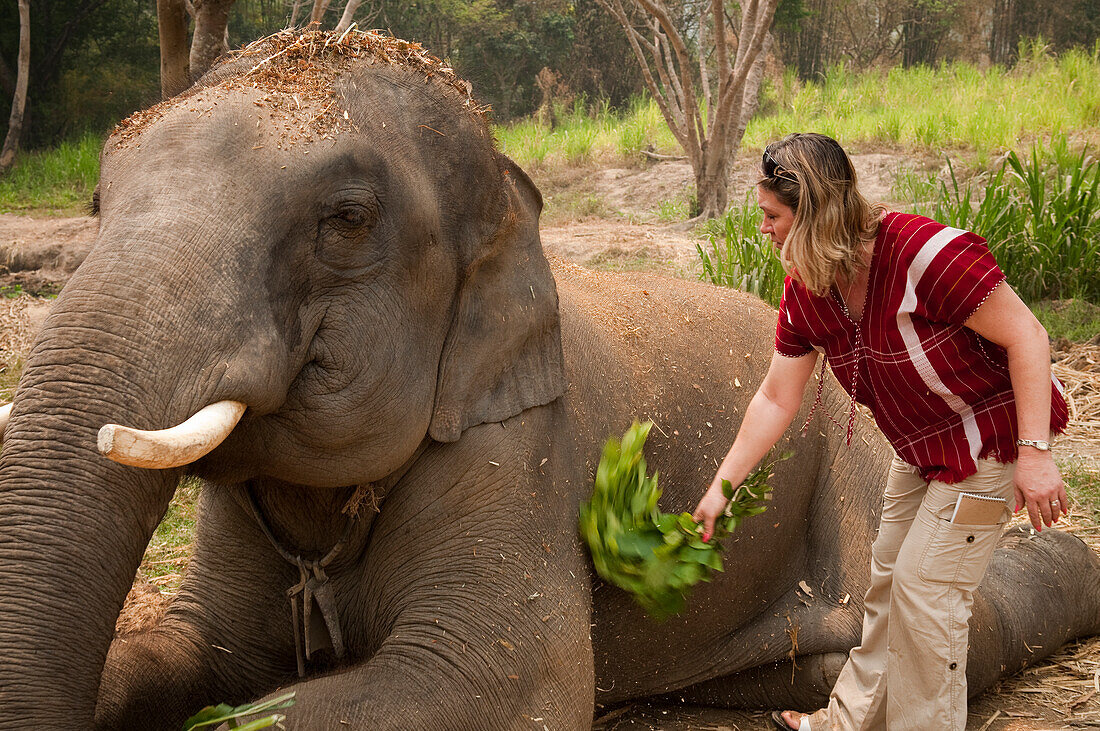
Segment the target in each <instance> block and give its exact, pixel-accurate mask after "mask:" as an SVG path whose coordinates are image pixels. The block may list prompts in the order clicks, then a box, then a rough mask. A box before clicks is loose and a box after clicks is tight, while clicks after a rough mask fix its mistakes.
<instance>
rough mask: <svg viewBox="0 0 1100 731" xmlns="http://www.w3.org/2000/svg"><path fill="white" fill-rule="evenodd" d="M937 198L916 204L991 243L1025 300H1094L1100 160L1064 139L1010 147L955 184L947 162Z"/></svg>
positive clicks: (1099, 246)
mask: <svg viewBox="0 0 1100 731" xmlns="http://www.w3.org/2000/svg"><path fill="white" fill-rule="evenodd" d="M948 171H949V176H948V179H947V180H942V181H939V195H938V199H937V200H936V201H935V202H934V203H931V204H927V203H926V204H923V205H920V204H918V205H917V206H916V208H917V210H918V211H920V212H923V213H927V214H928V215H929V216H930V217H932V218H934V219H936V220H937V221H940V222H942V223H945V224H947V225H949V226H955V227H957V228H961V229H967V230H970V231H974V232H975V233H977V234H980V235H981V236H983V237H985V238H986V239H987V240H988V241H989V245H990V250H991V251H992V252H993V254H994V256H996V258H997V262H998V263H999V264H1000V265H1001V268H1002V269H1003V270H1004V272H1005V275H1006V276H1007V277H1008V279H1009V281H1010V282H1012V284H1013V286H1014V287H1015V288H1016V289H1017V291H1019V292H1020V295H1021V296H1022V297H1023V298H1024V299H1025V300H1028V301H1033V302H1034V301H1039V300H1044V299H1067V298H1080V299H1084V300H1087V301H1089V302H1094V303H1100V267H1098V266H1097V264H1098V262H1100V163H1098V162H1097V160H1096V158H1094V157H1093V156H1092V155H1090V154H1089V152H1088V150H1087V149H1082V150H1080V151H1076V152H1075V151H1072V150H1071V149H1070V147H1069V145H1068V143H1067V142H1066V140H1065V138H1059V139H1058V140H1056V141H1054V142H1053V143H1051V144H1050V145H1049V146H1047V145H1040V144H1036V145H1033V146H1032V148H1031V150H1030V152H1029V153H1025V154H1024V155H1023V156H1020V155H1018V154H1017V153H1016V152H1009V153H1008V154H1007V155H1006V156H1005V157H1004V159H1003V160H1002V162H1001V163H1000V164H999V165H998V166H996V167H994V169H993V170H992V171H991V172H989V173H986V174H982V175H979V176H976V177H975V178H972V179H971V180H969V181H967V182H966V183H961V182H960V181H959V178H958V176H957V175H956V173H955V169H954V166H953V165H952V164H951V163H950V160H949V161H948Z"/></svg>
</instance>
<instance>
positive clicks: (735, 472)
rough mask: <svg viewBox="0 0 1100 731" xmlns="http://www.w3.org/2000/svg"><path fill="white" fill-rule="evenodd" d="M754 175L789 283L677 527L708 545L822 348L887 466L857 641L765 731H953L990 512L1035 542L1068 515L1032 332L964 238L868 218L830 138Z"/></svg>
mask: <svg viewBox="0 0 1100 731" xmlns="http://www.w3.org/2000/svg"><path fill="white" fill-rule="evenodd" d="M763 175H764V177H763V178H762V179H761V180H760V182H759V184H758V186H757V196H758V202H759V204H760V208H761V210H762V211H763V212H764V221H763V223H762V224H761V226H760V230H761V231H762V232H763V233H765V234H768V235H769V236H770V237H771V240H772V242H773V243H774V244H775V246H776V247H777V248H778V249H779V256H780V260H781V261H782V263H783V267H784V269H785V270H786V271H787V273H788V276H787V280H786V283H785V287H784V294H783V299H782V302H781V303H780V306H779V322H778V326H777V329H776V339H775V350H776V353H775V355H774V356H773V357H772V362H771V365H770V367H769V370H768V374H767V376H766V377H765V378H764V381H763V382H762V383H761V385H760V388H759V390H758V391H757V392H756V395H755V396H754V397H753V399H752V402H751V403H750V405H749V407H748V409H747V410H746V412H745V418H744V421H743V423H742V427H741V429H740V430H739V432H738V434H737V438H736V439H735V441H734V443H733V446H732V447H731V448H730V450H729V453H728V454H727V455H726V458H725V459H724V460H723V462H722V464H721V466H720V467H719V469H718V473H717V474H716V475H715V477H714V481H713V482H712V483H711V485H710V487H709V488H708V490H707V492H706V495H704V497H703V499H702V500H701V501H700V502H699V505H698V507H697V508H696V509H695V514H694V517H695V519H696V520H698V521H700V522H702V523H703V525H704V540H709V538H710V535H711V533H712V532H713V530H714V521H715V519H716V518H717V516H718V515H719V514H720V513H721V512H722V511H723V510H724V508H725V505H726V499H725V498H724V497H723V495H722V488H721V483H722V480H724V479H725V480H729V481H730V482H731V483H733V484H734V485H736V484H738V483H740V482H741V481H742V480H744V479H745V477H746V476H747V475H748V473H749V471H750V470H751V469H752V467H753V466H754V465H755V464H756V463H757V462H758V461H759V460H760V459H761V458H762V457H763V455H764V454H765V453H766V452H767V451H768V450H769V449H770V448H771V447H772V445H774V443H775V442H776V440H777V439H778V438H779V437H780V436H781V435H782V434H783V432H784V431H785V430H786V428H787V426H788V425H789V424H790V423H791V421H792V419H793V418H794V416H795V414H796V413H797V412H798V410H799V408H800V406H801V404H802V394H803V391H804V388H805V385H806V383H807V381H808V380H809V378H810V375H811V374H812V372H813V370H814V365H815V361H816V352H815V349H817V350H822V351H823V352H824V353H825V358H826V359H827V360H828V362H829V363H830V365H831V367H832V370H833V373H834V375H835V376H836V377H837V379H838V381H839V382H840V383H841V385H843V386H844V388H845V390H846V391H847V392H848V393H849V395H850V396H851V403H850V408H849V413H848V418H847V424H845V425H842V427H843V428H844V429H846V431H847V436H848V439H849V440H850V439H851V434H852V424H853V422H854V419H855V402H856V401H858V402H860V403H861V404H864V405H865V406H867V407H868V408H869V409H870V410H871V411H872V413H873V414H874V416H875V420H876V423H877V424H878V427H879V428H880V429H881V430H882V432H883V434H884V435H885V436H886V437H887V439H888V440H889V441H890V443H891V444H892V445H893V447H894V450H895V451H896V453H897V457H896V458H895V459H894V462H893V464H892V465H891V467H890V472H889V475H888V478H887V482H886V490H885V495H884V498H883V510H882V517H881V522H880V525H879V533H878V537H877V538H876V539H875V542H874V545H873V547H872V553H871V555H872V558H871V586H870V588H869V589H868V591H867V594H866V597H865V615H864V622H863V637H862V642H861V644H860V646H859V647H857V648H855V649H854V650H852V652H851V654H850V655H849V659H848V662H847V663H846V664H845V666H844V669H843V670H842V672H841V674H840V677H839V679H838V680H837V683H836V685H835V686H834V688H833V691H832V693H831V694H830V698H829V703H828V706H827V707H826V708H823V709H821V710H818V711H817V712H815V713H813V714H811V715H803V714H800V713H795V712H792V711H784V712H783V713H779V712H776V713H773V714H772V720H773V721H774V723H775V725H776V726H777V727H778V728H781V729H799V728H800V729H802V731H806V729H808V728H812V729H813V730H814V731H824V730H825V729H881V728H888V729H890V730H891V731H894V730H895V729H922V730H928V729H937V730H938V729H958V730H959V731H962V729H963V728H964V726H965V724H966V647H967V622H968V619H969V617H970V609H971V603H972V592H973V591H974V589H975V588H977V586H978V583H979V582H980V581H981V578H982V575H983V574H984V573H985V570H986V567H987V566H988V564H989V560H990V558H991V557H992V553H993V549H994V547H995V546H996V543H997V539H998V537H999V535H1000V533H1001V526H1002V525H1003V523H1004V522H1006V521H1007V520H1008V518H1009V517H1010V511H1009V510H1008V503H1007V501H1008V500H1009V499H1010V498H1012V499H1014V501H1015V502H1014V505H1015V509H1016V510H1019V509H1020V507H1022V506H1026V507H1027V510H1028V514H1029V516H1030V518H1031V522H1032V525H1034V527H1035V529H1036V530H1042V526H1043V525H1047V526H1049V525H1051V523H1052V522H1055V521H1057V520H1058V516H1059V512H1061V513H1063V514H1064V513H1066V512H1067V510H1068V508H1067V504H1066V503H1067V499H1066V493H1065V489H1064V487H1063V484H1062V478H1061V476H1060V475H1059V472H1058V468H1057V467H1056V466H1055V464H1054V460H1053V459H1052V457H1051V454H1050V451H1049V444H1048V441H1049V439H1050V434H1051V432H1055V433H1057V432H1060V431H1061V430H1062V429H1063V428H1064V427H1065V424H1066V421H1067V418H1068V415H1067V409H1066V404H1065V401H1064V399H1063V398H1062V395H1061V391H1060V386H1059V384H1058V382H1057V381H1056V380H1053V379H1052V378H1051V375H1050V351H1049V345H1048V341H1047V335H1046V332H1045V331H1044V330H1043V327H1042V325H1040V324H1039V322H1038V321H1037V320H1036V319H1035V317H1034V316H1033V315H1032V314H1031V311H1030V310H1029V309H1028V308H1027V306H1026V305H1024V303H1023V302H1022V301H1021V300H1020V298H1019V297H1017V295H1016V293H1015V292H1014V291H1013V290H1012V288H1011V287H1010V286H1008V285H1007V284H1006V283H1004V275H1003V274H1002V273H1001V271H1000V269H999V268H998V267H997V264H996V262H995V261H994V259H993V257H992V255H991V254H990V253H989V250H988V248H986V245H985V241H984V240H983V239H982V238H981V237H979V236H976V235H974V234H972V233H968V232H965V231H960V230H957V229H951V228H948V227H946V226H943V225H941V224H938V223H936V222H934V221H931V220H929V219H927V218H923V217H921V216H912V215H905V214H900V213H887V212H885V211H884V210H883V209H881V208H880V207H875V206H870V205H869V204H868V203H867V201H866V200H864V198H863V197H862V196H861V195H860V193H859V191H858V189H857V187H856V173H855V170H854V169H853V167H852V164H851V161H850V160H849V159H848V156H847V155H846V154H845V152H844V150H843V149H842V148H841V147H840V145H839V144H837V142H836V141H835V140H833V139H831V138H829V137H826V136H824V135H820V134H812V133H810V134H793V135H789V136H787V137H785V138H783V139H782V140H780V141H779V142H776V143H772V144H771V145H769V146H768V147H767V148H766V149H765V150H764V157H763ZM822 369H824V362H823V363H822ZM821 375H822V376H824V373H823V372H822V374H821ZM820 384H821V382H820V381H819V385H818V390H817V400H816V401H815V403H814V408H816V407H817V405H818V404H819V403H820V399H821V385H820ZM811 415H812V411H811ZM808 422H809V419H807V423H808ZM961 493H967V494H969V495H977V496H980V497H979V498H978V499H977V500H974V499H973V498H969V497H968V498H964V499H963V501H962V504H961V505H960V508H959V511H960V512H959V514H958V516H956V517H957V518H958V517H961V518H963V520H958V519H956V520H955V521H954V522H952V517H953V515H955V511H956V503H957V502H958V501H959V495H960V494H961ZM981 497H984V498H986V500H984V501H983V500H982V499H981ZM990 498H992V499H993V500H992V501H991V500H990ZM997 499H1003V500H1004V503H999V502H994V501H996V500H997ZM990 505H992V506H993V507H992V508H990V507H989V506H990ZM975 508H976V509H977V510H978V513H979V514H978V515H977V517H975V515H974V514H973V513H971V514H969V515H968V513H967V511H968V510H974V509H975ZM982 508H985V510H984V511H983V510H982ZM983 512H984V515H983V514H981V513H983Z"/></svg>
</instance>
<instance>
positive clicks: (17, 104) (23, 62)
mask: <svg viewBox="0 0 1100 731" xmlns="http://www.w3.org/2000/svg"><path fill="white" fill-rule="evenodd" d="M30 67H31V8H30V0H19V68H18V70H17V71H16V80H15V97H14V99H12V103H11V116H9V117H8V135H7V137H5V138H4V147H3V149H0V173H3V172H6V171H7V170H8V168H10V167H11V166H12V163H13V162H15V150H16V148H18V147H19V135H20V134H21V133H22V132H23V110H24V109H26V106H27V77H28V75H29V73H30Z"/></svg>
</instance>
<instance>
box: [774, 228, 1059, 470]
mask: <svg viewBox="0 0 1100 731" xmlns="http://www.w3.org/2000/svg"><path fill="white" fill-rule="evenodd" d="M1003 280H1004V274H1003V273H1002V272H1001V270H1000V267H998V266H997V262H996V261H995V260H994V259H993V255H992V254H991V253H990V252H989V249H988V248H987V247H986V244H985V239H983V238H982V237H980V236H978V235H976V234H973V233H969V232H967V231H962V230H959V229H954V228H949V227H947V226H944V225H942V224H939V223H936V222H935V221H932V220H930V219H928V218H924V217H923V216H913V215H908V214H902V213H889V214H887V215H886V217H885V218H884V219H883V221H882V223H881V225H880V226H879V230H878V236H877V237H876V239H875V244H874V253H873V255H872V257H871V265H870V271H869V274H868V282H867V295H866V300H865V302H864V307H863V314H862V317H861V318H860V320H859V322H856V321H854V320H853V319H852V318H851V317H850V315H849V314H848V309H847V307H846V306H845V304H844V301H843V299H842V298H841V297H840V294H839V293H838V292H837V291H836V288H835V287H834V288H833V290H832V291H831V292H830V294H829V296H825V297H818V296H816V295H814V294H811V293H810V292H809V291H808V290H807V289H806V288H805V287H803V286H802V285H801V284H799V283H798V282H796V281H794V280H792V279H791V278H790V277H787V281H786V283H785V287H784V292H783V300H782V302H781V303H780V305H779V323H778V326H777V328H776V335H775V349H776V351H778V352H779V353H780V354H781V355H785V356H788V357H801V356H803V355H806V354H808V353H809V352H810V351H811V350H813V349H815V348H816V349H818V350H823V351H824V353H825V356H826V358H827V359H828V362H829V365H830V366H831V367H832V370H833V374H834V375H835V376H836V378H837V380H838V381H839V382H840V384H841V385H842V386H843V387H844V388H845V390H846V391H847V392H848V393H849V394H850V395H851V396H852V398H853V401H858V402H859V403H861V404H863V405H865V406H867V407H868V408H869V409H870V410H871V412H872V413H873V414H874V417H875V421H876V422H877V423H878V426H879V429H881V430H882V433H883V434H884V435H885V436H886V438H887V439H888V440H889V441H890V443H891V444H892V445H893V447H894V449H895V450H897V452H898V455H899V456H900V457H901V458H902V459H903V460H905V461H906V462H908V463H909V464H911V465H914V466H915V467H917V468H918V469H919V470H920V473H921V475H922V476H923V477H924V478H925V479H930V480H932V479H934V480H940V481H942V482H948V483H951V482H958V481H959V480H962V479H964V478H966V477H968V476H970V475H972V474H974V473H975V472H976V471H977V463H976V460H978V459H983V458H992V459H996V460H998V461H1001V462H1012V461H1014V460H1015V459H1016V435H1017V432H1016V405H1015V399H1014V398H1013V393H1012V383H1011V381H1010V380H1009V374H1008V359H1007V357H1006V354H1005V350H1004V348H1002V347H1000V346H999V345H996V344H995V343H992V342H990V341H988V340H986V339H985V338H982V337H981V336H980V335H978V334H977V333H975V332H974V331H973V330H970V329H969V328H966V327H963V323H964V322H965V321H966V320H967V319H968V318H969V317H970V315H972V314H973V313H974V311H975V310H977V309H978V307H979V305H981V304H982V302H984V301H985V299H986V298H987V297H988V296H989V295H990V293H992V292H993V290H994V289H995V288H996V287H997V285H999V284H1000V283H1001V282H1002V281H1003ZM1051 381H1052V383H1051V414H1050V427H1051V432H1052V433H1060V432H1061V431H1062V430H1063V429H1065V426H1066V422H1067V421H1068V419H1069V413H1068V408H1067V407H1066V401H1065V399H1064V398H1063V397H1062V385H1061V384H1060V383H1059V382H1058V380H1057V379H1056V378H1053V377H1052V378H1051ZM853 408H854V406H853ZM848 438H849V440H850V439H851V434H850V432H849V436H848Z"/></svg>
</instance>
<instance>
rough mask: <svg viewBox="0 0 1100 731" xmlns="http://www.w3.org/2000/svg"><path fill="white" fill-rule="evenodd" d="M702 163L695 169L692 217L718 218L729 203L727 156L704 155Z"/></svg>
mask: <svg viewBox="0 0 1100 731" xmlns="http://www.w3.org/2000/svg"><path fill="white" fill-rule="evenodd" d="M703 160H704V163H703V164H702V165H701V166H698V167H696V169H695V196H696V201H695V209H696V210H694V211H692V213H693V214H694V216H693V217H694V218H699V219H703V220H708V219H711V218H718V217H719V216H721V215H722V214H723V213H725V212H726V207H727V206H728V205H729V164H728V160H729V157H728V156H726V155H714V156H712V155H704V156H703Z"/></svg>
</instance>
